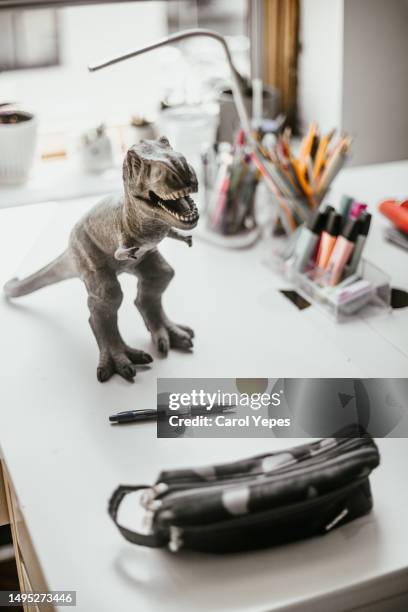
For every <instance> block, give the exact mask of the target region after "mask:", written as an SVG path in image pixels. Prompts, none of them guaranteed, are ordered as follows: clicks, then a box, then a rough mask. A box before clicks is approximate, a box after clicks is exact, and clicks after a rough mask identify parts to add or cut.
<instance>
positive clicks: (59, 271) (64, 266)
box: [3, 251, 77, 298]
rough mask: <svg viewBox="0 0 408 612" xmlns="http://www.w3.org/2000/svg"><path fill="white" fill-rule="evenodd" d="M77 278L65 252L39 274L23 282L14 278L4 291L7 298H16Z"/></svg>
mask: <svg viewBox="0 0 408 612" xmlns="http://www.w3.org/2000/svg"><path fill="white" fill-rule="evenodd" d="M75 276H77V273H76V271H75V268H74V266H73V265H72V262H71V259H70V256H69V254H68V252H67V251H65V252H64V253H62V255H60V256H59V257H57V258H56V259H54V260H53V261H51V262H50V263H49V264H47V265H46V266H44V268H41V270H38V272H34V274H31V275H30V276H27V277H26V278H23V279H21V280H20V279H18V278H12V279H11V280H9V281H8V282H7V283H6V284H5V285H4V288H3V290H4V293H5V294H6V296H7V297H10V298H15V297H20V296H21V295H27V294H28V293H32V292H33V291H37V289H41V288H42V287H46V286H47V285H53V284H54V283H59V282H60V281H62V280H66V279H68V278H74V277H75Z"/></svg>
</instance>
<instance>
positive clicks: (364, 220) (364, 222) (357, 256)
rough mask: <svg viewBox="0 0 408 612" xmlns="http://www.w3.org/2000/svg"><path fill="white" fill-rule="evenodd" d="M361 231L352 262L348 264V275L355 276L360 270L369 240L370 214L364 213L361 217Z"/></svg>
mask: <svg viewBox="0 0 408 612" xmlns="http://www.w3.org/2000/svg"><path fill="white" fill-rule="evenodd" d="M359 219H360V221H361V225H360V229H359V234H358V236H357V240H356V244H355V246H354V249H353V253H352V254H351V258H350V262H349V263H348V264H347V267H346V272H347V274H354V272H355V271H356V270H357V268H358V264H359V263H360V260H361V255H362V252H363V249H364V245H365V243H366V240H367V235H368V232H369V230H370V225H371V215H370V213H363V214H362V215H361V216H360V218H359Z"/></svg>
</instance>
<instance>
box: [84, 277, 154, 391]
mask: <svg viewBox="0 0 408 612" xmlns="http://www.w3.org/2000/svg"><path fill="white" fill-rule="evenodd" d="M83 280H84V282H85V285H86V288H87V290H88V307H89V311H90V317H89V323H90V326H91V329H92V331H93V333H94V336H95V339H96V342H97V344H98V347H99V352H100V356H99V364H98V368H97V371H96V375H97V378H98V380H99V381H100V382H105V381H106V380H108V379H109V378H110V377H111V376H112V375H113V374H115V373H116V374H119V375H120V376H122V378H125V379H126V380H128V381H130V382H131V381H133V378H134V377H135V375H136V365H146V364H148V363H150V362H151V361H152V358H151V356H150V355H148V353H145V352H144V351H139V350H137V349H132V348H130V347H129V346H127V344H125V342H124V341H123V339H122V337H121V335H120V333H119V329H118V310H119V307H120V305H121V303H122V297H123V295H122V290H121V288H120V285H119V281H118V279H117V277H116V275H115V273H114V272H110V271H107V270H98V271H96V272H89V273H87V274H86V275H84V278H83Z"/></svg>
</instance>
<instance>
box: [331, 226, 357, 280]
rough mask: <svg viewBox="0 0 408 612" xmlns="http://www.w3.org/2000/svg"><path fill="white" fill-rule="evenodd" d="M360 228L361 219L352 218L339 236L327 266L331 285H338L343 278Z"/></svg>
mask: <svg viewBox="0 0 408 612" xmlns="http://www.w3.org/2000/svg"><path fill="white" fill-rule="evenodd" d="M360 229H361V221H360V219H350V220H349V221H348V223H347V225H346V227H345V228H344V230H343V232H342V234H341V236H339V237H338V238H337V240H336V244H335V247H334V249H333V252H332V254H331V257H330V260H329V264H328V266H327V274H328V278H329V283H328V284H329V285H330V286H331V287H333V286H335V285H337V283H338V282H339V281H340V280H341V277H342V274H343V272H344V268H345V266H346V264H347V262H348V260H349V259H350V256H351V254H352V252H353V250H354V246H355V243H356V240H357V237H358V235H359V233H360Z"/></svg>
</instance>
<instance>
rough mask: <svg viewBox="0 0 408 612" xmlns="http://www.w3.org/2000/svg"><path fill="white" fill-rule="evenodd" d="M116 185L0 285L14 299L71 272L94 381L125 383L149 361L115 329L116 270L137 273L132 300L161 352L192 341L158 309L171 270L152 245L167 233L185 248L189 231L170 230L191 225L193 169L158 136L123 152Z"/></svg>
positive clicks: (193, 213) (194, 213)
mask: <svg viewBox="0 0 408 612" xmlns="http://www.w3.org/2000/svg"><path fill="white" fill-rule="evenodd" d="M123 184H124V193H123V195H121V196H116V197H115V196H108V197H106V198H104V199H103V200H102V201H101V202H100V203H99V204H97V205H96V206H95V207H94V208H92V209H91V210H90V211H89V212H88V213H87V214H86V215H85V216H84V217H83V218H82V219H81V220H80V221H79V222H78V223H77V224H76V225H75V227H74V228H73V230H72V232H71V235H70V239H69V245H68V248H67V250H66V251H65V252H64V253H63V254H62V255H60V256H59V257H57V259H55V260H54V261H52V262H51V263H49V264H48V265H47V266H45V267H44V268H42V269H41V270H39V271H38V272H36V273H34V274H32V275H31V276H28V277H27V278H25V279H22V280H19V279H12V280H10V281H9V282H8V283H6V285H5V286H4V292H5V294H6V296H7V297H10V298H14V297H19V296H22V295H26V294H28V293H31V292H32V291H36V290H37V289H40V288H41V287H45V286H47V285H51V284H53V283H57V282H59V281H62V280H65V279H68V278H74V277H79V278H80V279H81V280H82V281H83V282H84V283H85V286H86V289H87V291H88V307H89V310H90V318H89V322H90V325H91V329H92V331H93V333H94V335H95V338H96V342H97V343H98V347H99V351H100V357H99V364H98V368H97V378H98V380H99V381H100V382H104V381H106V380H108V379H109V378H110V377H111V376H112V375H113V374H114V373H117V374H120V376H122V377H123V378H125V379H126V380H129V381H133V378H134V376H135V375H136V365H138V364H147V363H150V362H151V361H152V357H151V356H150V355H149V354H148V353H145V352H144V351H140V350H137V349H133V348H130V347H129V346H127V344H125V342H124V341H123V339H122V337H121V335H120V333H119V330H118V316H117V313H118V309H119V306H120V305H121V302H122V297H123V296H122V291H121V288H120V285H119V281H118V279H117V276H118V274H121V273H123V272H127V273H129V274H134V275H135V276H136V277H137V278H138V292H137V297H136V300H135V304H136V306H137V308H138V309H139V312H140V314H141V315H142V317H143V320H144V322H145V324H146V327H147V329H148V330H149V331H150V333H151V336H152V340H153V343H154V345H155V346H156V348H157V350H158V351H159V353H160V354H162V355H164V356H165V355H167V353H168V350H169V348H177V349H182V350H190V349H191V348H192V346H193V342H192V338H193V336H194V333H193V331H192V330H191V329H190V328H189V327H185V326H184V325H176V324H175V323H172V322H171V321H170V319H168V317H167V316H166V314H165V312H164V310H163V306H162V299H161V298H162V294H163V292H164V290H165V289H166V287H167V286H168V284H169V283H170V281H171V279H172V278H173V276H174V270H173V269H172V268H171V266H170V265H169V264H168V263H167V261H166V260H165V259H164V258H163V257H162V256H161V255H160V253H159V252H158V250H157V245H158V243H159V242H160V241H161V240H163V238H166V237H169V238H173V239H175V240H182V241H184V242H186V243H187V244H188V245H189V246H191V244H192V242H191V236H186V235H183V234H179V233H178V232H177V231H176V229H175V228H179V229H182V230H186V229H187V230H188V229H192V228H193V227H195V226H196V225H197V221H198V212H197V208H196V206H195V204H194V202H193V200H192V199H191V198H190V194H191V193H195V192H197V188H198V183H197V177H196V174H195V172H194V170H193V168H192V167H191V166H190V165H189V164H188V163H187V161H186V159H185V158H184V157H183V155H181V154H180V153H177V152H176V151H174V150H173V149H172V148H171V146H170V144H169V141H168V140H167V138H165V137H164V136H163V137H161V138H159V139H158V140H143V141H142V142H141V143H140V144H138V145H134V146H132V147H131V148H130V149H129V150H128V152H127V154H126V156H125V160H124V163H123Z"/></svg>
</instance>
